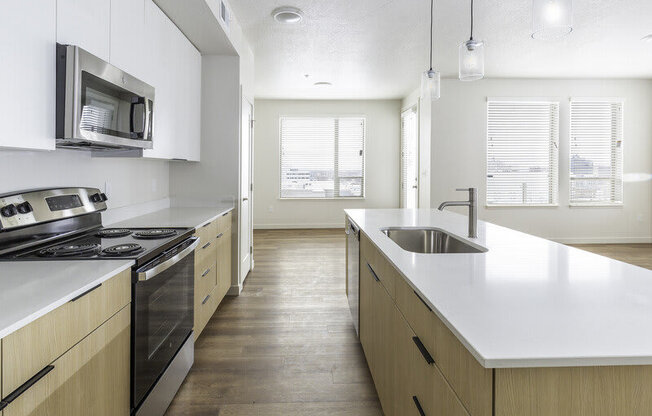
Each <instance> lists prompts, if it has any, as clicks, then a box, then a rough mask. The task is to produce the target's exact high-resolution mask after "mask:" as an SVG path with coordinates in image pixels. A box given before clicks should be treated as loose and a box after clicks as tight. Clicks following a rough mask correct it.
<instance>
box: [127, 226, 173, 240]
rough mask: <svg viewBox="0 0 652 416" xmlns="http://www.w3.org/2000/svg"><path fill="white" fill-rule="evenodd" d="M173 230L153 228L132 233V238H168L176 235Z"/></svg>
mask: <svg viewBox="0 0 652 416" xmlns="http://www.w3.org/2000/svg"><path fill="white" fill-rule="evenodd" d="M176 234H177V232H176V231H175V230H172V229H169V228H154V229H151V230H143V231H138V232H135V233H134V238H143V239H156V238H168V237H172V236H174V235H176Z"/></svg>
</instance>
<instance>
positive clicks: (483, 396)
mask: <svg viewBox="0 0 652 416" xmlns="http://www.w3.org/2000/svg"><path fill="white" fill-rule="evenodd" d="M432 317H433V319H432V322H433V329H434V331H433V333H434V339H435V341H434V349H433V358H434V359H435V363H436V364H437V367H439V369H440V370H441V372H442V374H443V375H444V377H445V378H446V380H448V383H449V384H450V385H451V387H452V388H453V390H455V393H457V396H458V397H459V398H460V400H461V402H462V403H463V404H464V407H466V409H468V411H469V413H470V414H471V415H472V416H491V415H492V406H493V405H492V399H493V374H492V370H491V369H489V368H484V367H482V366H481V365H480V363H478V361H477V360H476V359H475V357H473V355H471V353H470V352H469V350H467V349H466V347H465V346H464V345H462V343H461V342H460V341H459V340H458V339H457V337H456V336H455V335H454V334H453V333H452V332H451V330H450V329H448V327H447V326H446V325H444V323H443V322H442V321H441V320H440V319H439V318H438V317H437V316H436V315H435V314H434V313H433V314H432Z"/></svg>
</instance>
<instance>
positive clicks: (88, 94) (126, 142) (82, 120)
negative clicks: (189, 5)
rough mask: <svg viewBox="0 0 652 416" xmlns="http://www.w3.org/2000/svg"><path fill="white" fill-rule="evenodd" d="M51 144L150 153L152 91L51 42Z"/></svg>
mask: <svg viewBox="0 0 652 416" xmlns="http://www.w3.org/2000/svg"><path fill="white" fill-rule="evenodd" d="M56 97H57V102H56V120H57V121H56V145H57V147H63V148H74V149H87V150H93V151H99V150H125V149H136V150H140V152H141V153H142V149H151V148H152V143H153V142H152V120H153V111H154V87H152V86H150V85H148V84H146V83H145V82H143V81H141V80H139V79H137V78H135V77H133V76H131V75H129V74H127V73H126V72H124V71H122V70H120V69H118V68H116V67H115V66H113V65H111V64H109V63H108V62H105V61H104V60H102V59H100V58H98V57H96V56H94V55H92V54H90V53H88V52H87V51H85V50H83V49H82V48H80V47H78V46H72V45H61V44H57V92H56Z"/></svg>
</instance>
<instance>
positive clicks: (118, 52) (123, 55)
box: [109, 0, 151, 84]
mask: <svg viewBox="0 0 652 416" xmlns="http://www.w3.org/2000/svg"><path fill="white" fill-rule="evenodd" d="M146 35H147V33H146V30H145V0H111V54H110V60H109V62H111V64H112V65H114V66H117V67H118V68H120V69H122V70H123V71H126V72H128V73H129V74H131V75H133V76H135V77H136V78H139V79H141V80H142V81H145V82H147V83H148V84H151V82H150V81H149V80H147V69H146V65H147V61H146V57H145V36H146Z"/></svg>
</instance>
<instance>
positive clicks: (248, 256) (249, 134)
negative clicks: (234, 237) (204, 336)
mask: <svg viewBox="0 0 652 416" xmlns="http://www.w3.org/2000/svg"><path fill="white" fill-rule="evenodd" d="M241 131H242V141H241V146H242V148H241V152H240V157H241V159H242V160H241V162H240V169H241V172H240V187H241V189H240V195H241V199H240V283H242V282H244V279H245V278H246V277H247V274H248V273H249V271H250V270H251V269H252V267H253V241H252V237H253V232H252V228H253V227H252V221H251V203H252V200H251V196H252V192H251V188H252V186H251V177H252V175H251V160H252V157H251V155H252V153H253V152H252V148H253V146H252V143H253V140H252V139H253V106H252V105H251V103H250V102H249V101H248V100H247V99H245V98H243V99H242V130H241Z"/></svg>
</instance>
